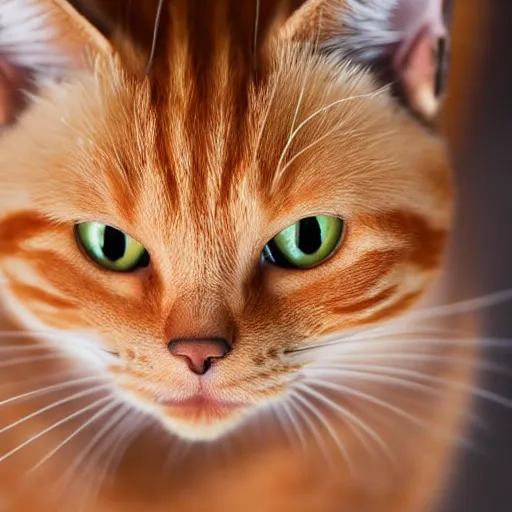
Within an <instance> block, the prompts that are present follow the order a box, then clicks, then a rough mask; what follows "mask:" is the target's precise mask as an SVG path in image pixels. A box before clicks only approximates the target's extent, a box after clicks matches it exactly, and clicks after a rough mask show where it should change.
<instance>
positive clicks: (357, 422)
mask: <svg viewBox="0 0 512 512" xmlns="http://www.w3.org/2000/svg"><path fill="white" fill-rule="evenodd" d="M301 387H302V388H303V390H304V392H306V393H309V394H310V395H312V396H314V397H316V398H317V400H320V401H321V402H323V403H324V404H326V405H327V406H329V407H331V408H332V409H334V410H336V411H338V413H339V414H340V415H341V416H342V417H344V418H346V419H348V420H349V422H347V426H350V422H352V423H353V424H355V425H357V426H359V428H360V429H361V430H362V431H364V432H366V434H367V435H368V436H369V437H370V438H371V439H373V440H374V441H375V442H376V443H377V445H378V446H379V447H380V448H381V449H382V451H383V452H384V453H385V455H386V456H387V457H388V458H389V460H390V461H391V462H393V463H396V459H395V457H394V455H393V453H392V452H391V450H390V449H389V446H388V445H387V443H386V442H385V441H384V439H382V437H381V436H380V435H379V434H377V432H376V431H375V430H374V429H372V428H371V427H369V426H368V425H367V424H366V423H365V422H364V421H362V420H361V419H360V418H359V417H358V416H357V415H355V414H353V413H352V412H350V411H349V410H348V409H346V408H345V407H342V406H341V405H340V404H337V403H336V402H334V401H333V400H330V399H329V398H327V397H326V396H325V395H323V394H322V393H319V392H318V391H316V390H315V389H312V388H311V387H309V386H305V385H301ZM351 430H352V432H353V433H354V435H356V436H357V437H358V439H359V440H360V441H361V442H362V443H363V445H364V446H365V447H366V449H367V450H368V451H369V453H370V454H371V453H372V452H373V451H372V450H371V448H370V447H369V446H368V444H367V442H366V438H365V437H364V436H361V434H360V432H359V430H357V429H351Z"/></svg>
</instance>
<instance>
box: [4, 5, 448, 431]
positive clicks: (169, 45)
mask: <svg viewBox="0 0 512 512" xmlns="http://www.w3.org/2000/svg"><path fill="white" fill-rule="evenodd" d="M149 5H150V2H148V3H147V9H148V12H147V13H146V12H142V10H141V12H135V13H132V15H131V17H132V18H133V20H135V21H133V20H132V22H131V24H129V23H128V24H127V25H123V24H121V23H117V25H116V20H115V19H114V18H112V17H110V18H109V16H108V13H105V12H103V13H102V16H103V18H102V19H104V20H106V21H105V27H107V28H106V29H104V30H103V32H100V31H99V30H96V29H95V28H93V27H92V25H91V24H89V22H88V21H86V19H85V18H83V17H82V16H81V15H79V14H78V13H77V12H76V11H74V10H73V9H72V7H71V6H70V5H69V4H68V3H67V2H65V1H64V0H59V1H45V0H9V1H8V2H3V3H2V4H1V6H0V14H1V17H0V19H1V24H0V110H1V112H2V119H3V121H4V128H3V131H2V134H1V138H0V272H1V276H2V284H1V287H2V288H1V296H2V305H3V307H4V308H7V309H8V310H9V311H11V312H12V314H13V315H14V316H15V317H16V318H17V319H18V320H19V321H20V322H21V324H22V325H23V327H24V328H26V329H34V330H38V331H44V332H53V333H59V336H57V334H56V335H55V337H56V339H57V340H60V341H58V342H57V341H56V342H55V344H56V346H58V350H61V351H63V352H65V353H69V354H70V357H74V358H75V359H76V360H77V361H78V362H79V364H80V365H81V366H82V367H86V365H87V368H88V369H90V371H91V372H100V373H104V374H106V373H108V374H109V375H111V376H112V378H113V379H114V381H115V386H116V390H117V392H118V393H121V394H122V395H123V396H124V397H125V399H126V400H129V401H131V402H132V403H134V404H136V406H139V407H143V408H148V409H150V410H151V411H152V413H153V414H155V415H157V416H158V417H160V418H162V419H163V420H164V422H165V423H166V424H167V425H168V426H169V429H170V430H171V431H172V432H174V433H176V434H178V435H180V436H182V437H188V438H196V439H205V438H211V437H215V436H218V435H221V434H224V433H225V432H227V431H228V430H229V429H230V428H233V427H234V426H236V425H237V424H239V422H240V420H241V419H243V418H244V417H245V416H246V415H247V414H249V413H251V412H253V411H258V410H260V409H262V408H265V407H267V406H272V407H273V406H274V405H273V404H279V403H280V401H282V400H284V399H285V398H286V396H287V394H288V393H289V392H290V390H293V386H294V383H296V382H300V380H301V378H302V376H303V372H304V371H305V369H306V368H308V367H309V366H310V365H314V364H316V363H318V360H319V358H321V357H324V356H323V355H321V353H320V352H318V351H315V350H303V349H305V348H308V347H309V346H311V345H313V344H315V345H316V346H318V344H319V341H318V340H321V339H322V337H324V336H327V335H332V334H335V333H346V332H348V331H349V330H352V329H354V328H355V329H359V328H367V327H370V326H373V325H375V324H376V323H379V322H382V321H385V320H389V319H392V318H394V317H396V316H398V315H400V314H402V313H404V312H405V311H407V310H408V309H409V308H410V307H411V306H412V305H413V304H414V303H415V302H416V300H417V299H418V298H419V297H420V296H422V294H423V293H424V292H425V290H426V289H427V288H428V286H429V285H430V283H431V282H432V280H433V278H434V276H435V275H436V273H437V271H438V270H439V267H440V265H441V262H442V255H443V249H444V246H445V240H446V236H447V233H448V231H449V228H450V222H451V188H450V177H449V162H448V157H447V153H446V149H445V146H444V144H443V141H442V139H441V138H440V136H439V135H438V134H437V130H436V128H435V115H436V112H437V108H438V104H439V98H440V80H439V77H442V76H443V73H442V70H440V63H442V59H440V58H439V57H442V56H443V55H444V51H439V50H440V48H441V50H442V45H440V41H445V40H446V28H445V25H444V21H443V12H442V5H441V1H440V0H439V1H435V0H423V1H414V2H413V1H410V0H386V1H380V0H379V1H372V0H366V1H365V0H308V1H306V2H302V5H300V6H299V7H297V8H295V9H292V8H291V7H287V6H286V5H285V2H270V1H269V2H265V1H261V2H228V1H226V2H201V1H194V2H190V1H187V2H184V1H178V0H176V1H172V2H162V3H160V4H159V5H158V6H157V5H152V6H151V8H149ZM100 11H101V9H100ZM96 12H99V11H96ZM123 19H128V17H127V16H126V17H123ZM109 21H110V22H112V23H111V25H112V27H114V30H109V29H108V25H109ZM116 26H118V28H120V30H117V29H116ZM441 67H442V66H441ZM22 91H23V94H22ZM46 338H47V337H46ZM50 338H51V336H50ZM46 342H48V341H46ZM320 345H321V343H320ZM352 350H353V349H352ZM360 350H361V351H363V352H364V351H368V350H369V349H368V348H365V346H364V344H362V345H361V348H360ZM297 354H301V357H300V358H297V357H295V356H296V355H297ZM322 354H323V352H322Z"/></svg>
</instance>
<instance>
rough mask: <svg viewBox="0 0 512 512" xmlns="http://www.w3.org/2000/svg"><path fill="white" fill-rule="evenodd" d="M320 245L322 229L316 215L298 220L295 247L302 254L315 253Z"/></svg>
mask: <svg viewBox="0 0 512 512" xmlns="http://www.w3.org/2000/svg"><path fill="white" fill-rule="evenodd" d="M321 246H322V231H321V229H320V224H319V222H318V220H317V218H316V217H308V218H306V219H302V220H301V221H300V222H299V229H298V231H297V247H298V248H299V249H300V250H301V251H302V252H303V253H304V254H315V252H317V251H318V249H320V247H321Z"/></svg>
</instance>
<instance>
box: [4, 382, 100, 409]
mask: <svg viewBox="0 0 512 512" xmlns="http://www.w3.org/2000/svg"><path fill="white" fill-rule="evenodd" d="M98 381H106V378H105V377H83V378H81V379H75V380H71V381H67V382H61V383H59V384H54V385H52V386H46V387H44V388H40V389H36V390H35V391H28V392H26V393H22V394H21V395H17V396H13V397H10V398H7V399H6V400H3V401H1V402H0V407H2V406H4V405H7V404H11V403H13V402H18V401H20V400H26V399H28V398H32V397H36V396H37V397H39V396H42V395H45V394H48V393H52V392H54V391H60V390H62V389H66V388H69V387H71V386H76V385H77V384H85V383H87V382H98Z"/></svg>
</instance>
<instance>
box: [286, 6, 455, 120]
mask: <svg viewBox="0 0 512 512" xmlns="http://www.w3.org/2000/svg"><path fill="white" fill-rule="evenodd" d="M449 4H451V1H450V0H448V1H446V0H444V1H443V0H307V1H306V2H305V3H304V4H303V5H302V7H301V8H299V9H298V10H297V11H296V12H295V14H294V15H293V16H292V18H291V19H290V20H289V21H288V23H287V26H286V36H287V37H291V38H293V39H298V40H302V41H309V42H311V43H313V44H315V47H317V48H318V49H319V50H322V51H326V52H329V53H330V54H331V55H333V56H337V57H339V58H340V59H347V58H348V59H351V60H354V61H357V62H360V63H361V64H364V65H367V66H369V67H370V68H371V69H372V70H373V71H374V72H375V73H377V74H378V75H379V77H380V78H381V79H382V81H385V82H389V83H391V84H393V86H394V87H393V88H394V90H395V91H396V92H397V94H398V96H399V97H400V99H401V100H402V101H403V103H404V104H405V105H406V106H407V107H408V108H409V109H411V110H412V111H413V112H414V113H415V114H417V115H419V116H421V117H422V118H423V119H425V120H428V121H430V120H432V119H433V118H434V117H435V116H436V114H437V112H438V109H439V104H440V97H441V95H442V92H443V90H444V85H445V84H444V81H445V78H446V63H447V56H448V35H449V32H448V27H447V18H448V14H449V11H450V6H449Z"/></svg>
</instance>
